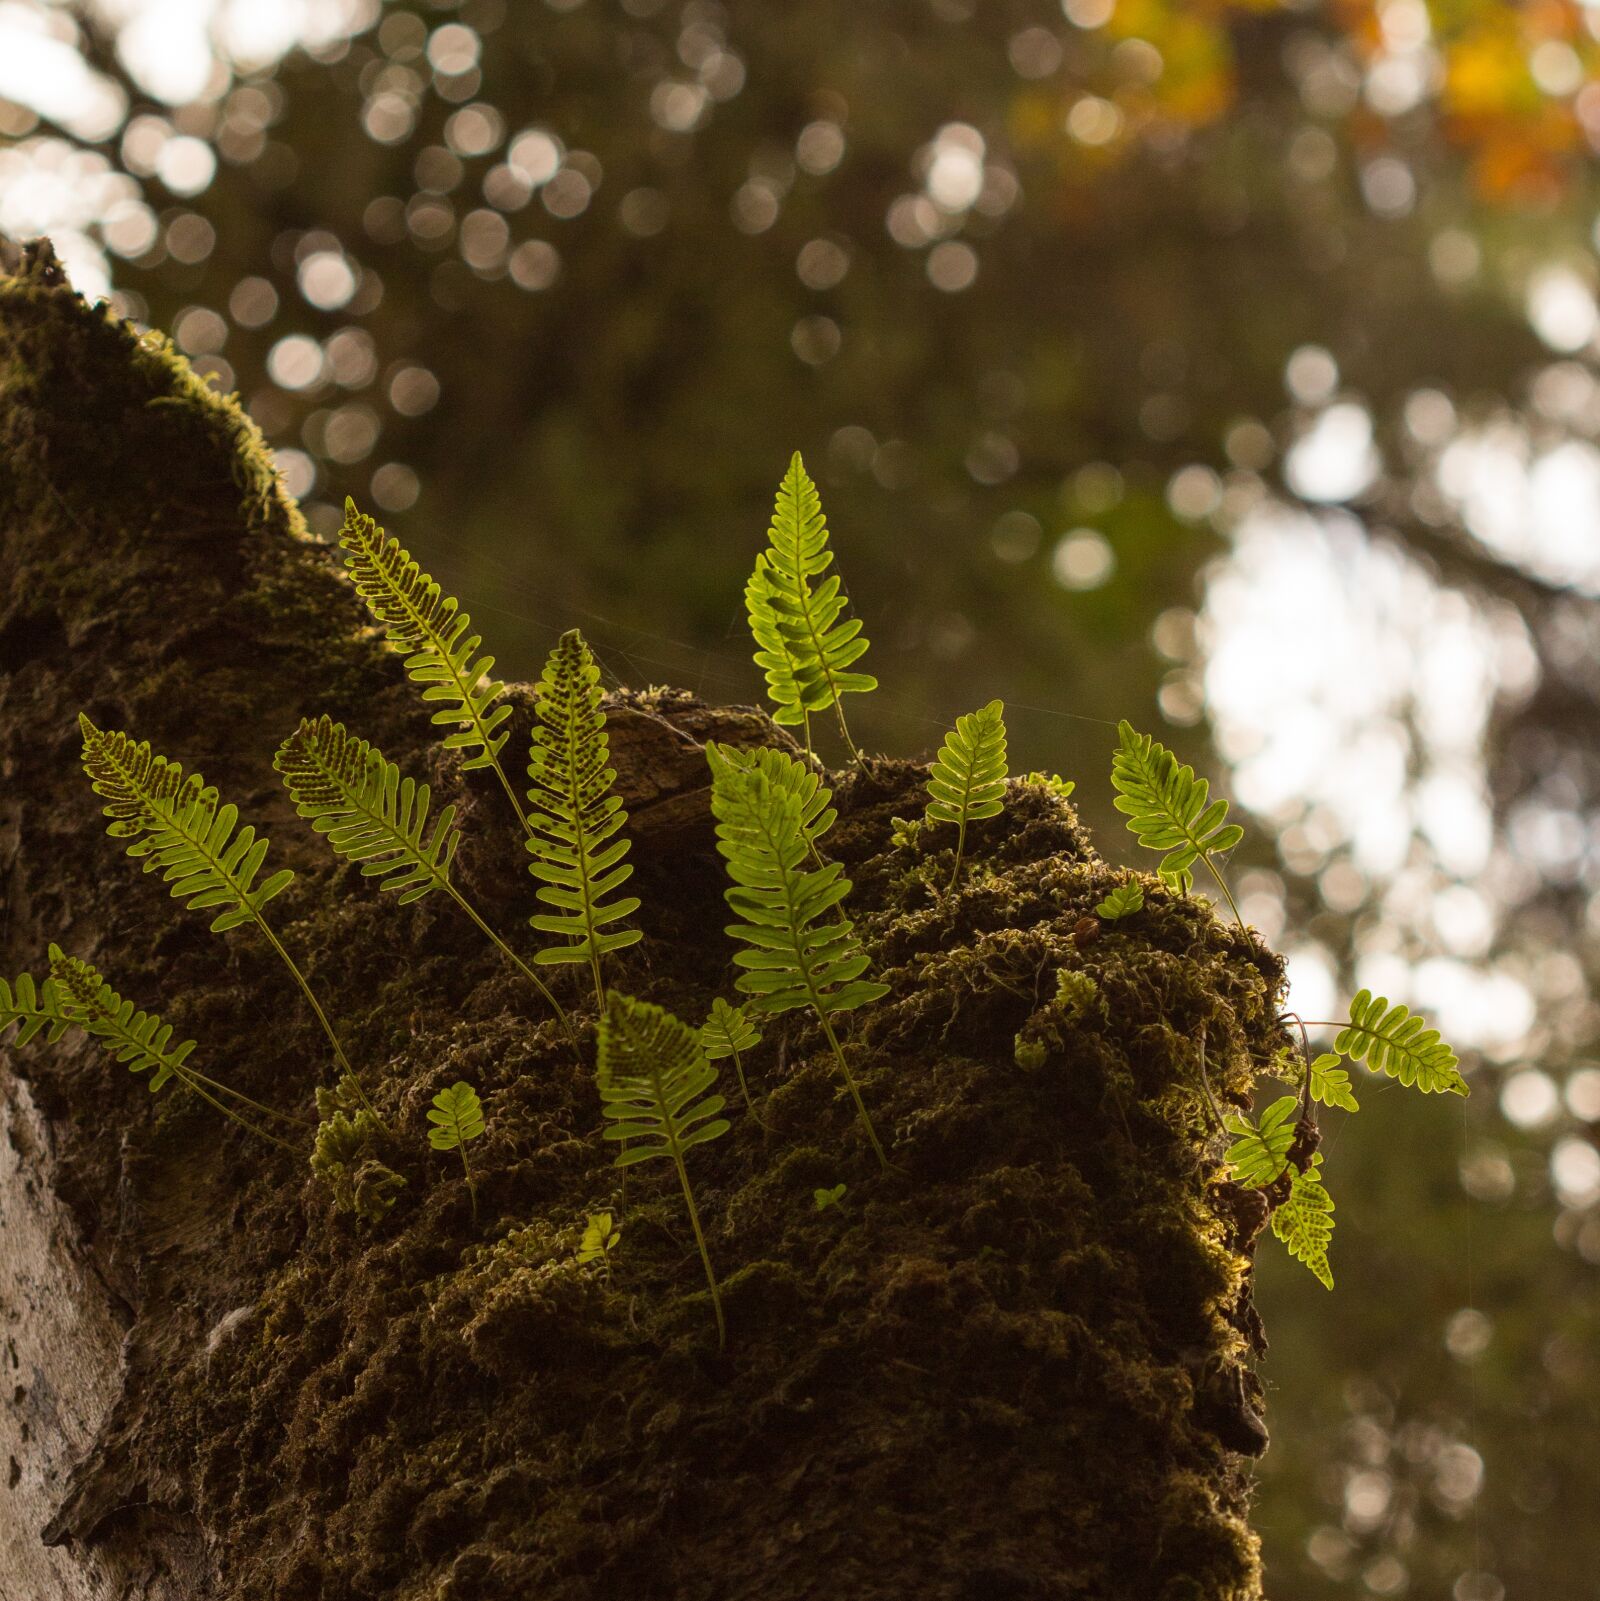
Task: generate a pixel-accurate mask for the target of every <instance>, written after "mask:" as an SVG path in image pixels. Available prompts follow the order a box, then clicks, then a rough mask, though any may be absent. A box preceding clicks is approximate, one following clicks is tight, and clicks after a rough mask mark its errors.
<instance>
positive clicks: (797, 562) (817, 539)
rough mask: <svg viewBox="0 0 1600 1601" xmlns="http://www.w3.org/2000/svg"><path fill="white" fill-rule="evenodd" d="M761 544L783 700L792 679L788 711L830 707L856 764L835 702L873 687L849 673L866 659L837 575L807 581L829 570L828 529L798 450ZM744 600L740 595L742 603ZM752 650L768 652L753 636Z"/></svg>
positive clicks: (857, 756)
mask: <svg viewBox="0 0 1600 1601" xmlns="http://www.w3.org/2000/svg"><path fill="white" fill-rule="evenodd" d="M767 540H768V545H767V550H766V553H765V554H766V573H765V577H766V583H767V600H768V602H769V603H770V608H771V611H770V615H771V618H772V620H773V621H774V622H775V623H776V626H777V629H778V633H779V635H780V636H781V644H782V647H783V649H782V651H781V652H780V655H781V656H783V658H784V660H783V662H782V664H781V668H780V687H782V688H783V693H784V694H785V695H787V694H788V689H787V687H786V686H787V683H788V681H789V680H792V682H793V686H794V690H795V691H796V693H797V699H796V700H794V701H790V702H788V704H789V705H790V706H791V707H796V706H797V707H798V709H799V710H800V711H801V712H816V711H826V710H827V708H828V707H830V706H832V707H833V708H834V710H835V712H836V713H837V715H838V718H839V732H840V733H841V734H842V735H843V736H844V742H845V745H846V747H847V748H848V750H849V752H850V756H851V759H852V760H853V761H856V762H859V761H860V760H861V753H860V752H859V751H858V750H857V749H856V747H855V742H854V741H853V740H852V739H851V738H850V730H849V729H848V728H847V727H846V726H845V720H844V699H843V697H844V696H846V695H849V694H862V693H864V692H866V691H867V690H872V689H876V688H877V687H878V680H877V679H876V678H874V677H873V676H872V675H871V674H870V673H863V672H856V671H852V667H853V665H854V663H856V662H858V661H859V660H860V659H861V658H862V657H863V656H864V655H865V654H866V652H867V640H866V636H865V635H864V634H863V633H862V632H861V622H860V619H859V618H853V617H846V616H845V606H846V601H845V596H844V593H843V591H842V589H841V587H840V583H839V575H838V573H836V572H835V573H829V574H828V576H827V577H826V578H823V579H822V582H821V583H820V584H818V585H817V587H816V588H815V589H813V588H812V580H813V579H814V578H819V577H821V575H822V574H823V573H826V572H827V570H828V568H829V567H830V566H831V565H832V563H833V552H832V551H831V550H830V549H829V548H828V525H827V523H826V522H825V521H824V519H823V515H822V501H821V499H820V498H819V496H818V495H817V486H816V485H815V484H814V483H812V481H811V478H810V476H809V475H808V474H807V472H806V469H805V465H804V463H803V462H802V461H801V460H800V453H799V451H796V452H795V453H794V456H793V458H792V459H791V460H790V462H789V470H788V472H787V473H785V474H784V478H783V482H782V483H781V484H780V485H779V486H778V498H777V504H776V506H775V507H774V509H773V514H772V525H771V527H770V528H769V530H768V533H767ZM748 598H749V597H748V594H747V597H746V599H747V602H748ZM756 643H757V644H758V645H760V646H761V647H762V650H763V653H765V651H766V650H767V648H768V647H767V644H766V643H765V642H764V641H763V640H762V637H761V635H760V634H759V633H758V634H757V635H756ZM762 665H763V666H765V665H766V664H765V663H762ZM785 675H786V676H785Z"/></svg>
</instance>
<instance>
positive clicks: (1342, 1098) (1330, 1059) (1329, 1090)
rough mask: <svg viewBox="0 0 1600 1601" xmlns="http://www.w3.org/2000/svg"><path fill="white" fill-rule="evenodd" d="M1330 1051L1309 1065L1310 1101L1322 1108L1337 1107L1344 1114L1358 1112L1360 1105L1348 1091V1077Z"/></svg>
mask: <svg viewBox="0 0 1600 1601" xmlns="http://www.w3.org/2000/svg"><path fill="white" fill-rule="evenodd" d="M1339 1062H1340V1058H1339V1057H1338V1056H1335V1055H1334V1054H1333V1053H1332V1052H1331V1051H1330V1052H1327V1053H1325V1054H1324V1055H1322V1056H1319V1057H1318V1058H1317V1059H1316V1060H1315V1061H1314V1062H1313V1063H1312V1064H1311V1099H1312V1100H1314V1101H1321V1102H1322V1104H1323V1105H1324V1106H1337V1107H1340V1108H1341V1109H1342V1110H1344V1111H1346V1112H1359V1111H1360V1110H1361V1103H1360V1102H1359V1101H1357V1100H1356V1098H1355V1096H1354V1095H1353V1094H1352V1093H1351V1090H1350V1075H1349V1074H1348V1073H1347V1072H1345V1070H1344V1069H1343V1068H1342V1067H1341V1066H1340V1065H1339Z"/></svg>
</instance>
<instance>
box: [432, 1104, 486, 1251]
mask: <svg viewBox="0 0 1600 1601" xmlns="http://www.w3.org/2000/svg"><path fill="white" fill-rule="evenodd" d="M428 1121H429V1122H430V1123H432V1124H433V1127H432V1128H431V1129H429V1130H428V1144H430V1145H431V1146H432V1147H433V1148H434V1150H436V1151H459V1152H460V1153H461V1171H462V1172H463V1173H464V1174H465V1175H466V1180H467V1194H468V1196H470V1197H471V1200H472V1221H473V1222H474V1223H476V1222H477V1221H478V1185H477V1181H476V1180H475V1179H474V1178H473V1176H472V1164H471V1163H470V1162H469V1161H468V1160H467V1143H468V1141H470V1140H475V1139H477V1138H479V1136H480V1135H482V1133H483V1102H482V1101H480V1100H479V1099H478V1092H477V1091H476V1090H475V1089H473V1087H472V1086H471V1085H470V1084H469V1083H467V1081H466V1080H465V1079H457V1080H456V1081H455V1083H454V1084H452V1085H451V1086H450V1087H449V1089H444V1090H440V1091H439V1093H438V1094H437V1095H435V1096H434V1098H433V1109H432V1110H431V1111H430V1112H429V1113H428Z"/></svg>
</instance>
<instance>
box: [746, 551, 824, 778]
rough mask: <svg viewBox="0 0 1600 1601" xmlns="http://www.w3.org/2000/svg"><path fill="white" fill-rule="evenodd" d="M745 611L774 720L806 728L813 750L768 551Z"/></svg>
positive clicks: (751, 582) (759, 559) (750, 585)
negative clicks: (781, 618)
mask: <svg viewBox="0 0 1600 1601" xmlns="http://www.w3.org/2000/svg"><path fill="white" fill-rule="evenodd" d="M744 611H745V616H746V617H747V618H748V619H749V622H750V633H751V637H752V638H754V640H755V642H756V653H755V663H756V666H757V667H759V668H760V669H761V670H762V672H764V673H765V674H766V679H767V696H768V698H769V699H770V700H771V701H772V703H773V705H774V706H776V707H777V710H776V711H775V712H773V714H772V720H773V722H775V723H777V724H778V725H779V726H780V727H783V728H794V727H797V726H798V727H803V728H804V729H805V738H806V749H807V750H810V749H811V713H810V712H809V711H808V710H807V709H806V705H805V693H804V691H803V689H802V687H801V681H800V667H799V663H798V661H797V659H796V656H795V653H794V651H793V650H792V649H791V648H790V645H789V641H788V638H787V636H786V635H785V633H784V630H783V625H782V624H781V622H780V621H779V619H778V611H777V607H776V606H775V604H774V602H773V585H772V574H771V571H770V568H769V563H768V560H767V553H766V552H765V551H762V552H761V554H760V555H758V556H757V557H756V565H755V569H754V571H752V572H751V574H750V578H749V581H748V582H747V583H746V584H745V586H744Z"/></svg>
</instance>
